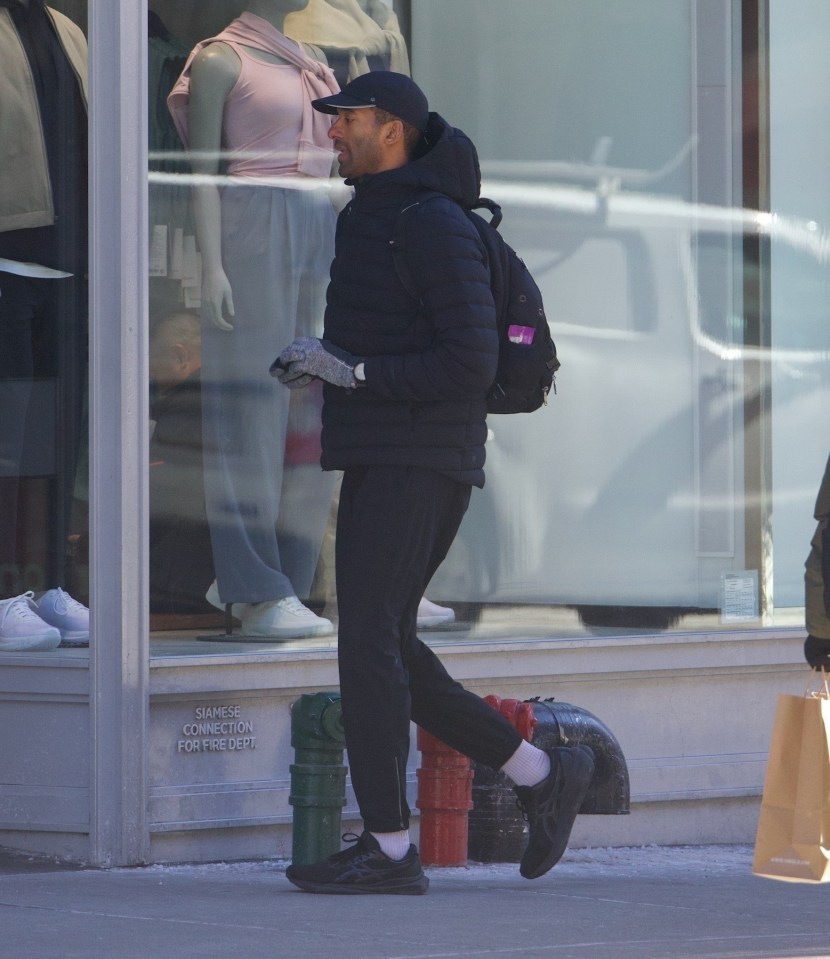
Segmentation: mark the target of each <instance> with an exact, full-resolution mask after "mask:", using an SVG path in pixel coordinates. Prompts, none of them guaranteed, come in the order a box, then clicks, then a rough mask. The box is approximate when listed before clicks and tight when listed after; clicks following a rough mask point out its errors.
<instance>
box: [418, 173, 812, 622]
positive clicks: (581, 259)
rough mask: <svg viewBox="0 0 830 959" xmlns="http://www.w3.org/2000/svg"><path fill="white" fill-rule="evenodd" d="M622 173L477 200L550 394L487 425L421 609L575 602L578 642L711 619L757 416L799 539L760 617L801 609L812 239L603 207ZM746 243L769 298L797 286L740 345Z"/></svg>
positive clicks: (632, 196) (738, 524)
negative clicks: (511, 257)
mask: <svg viewBox="0 0 830 959" xmlns="http://www.w3.org/2000/svg"><path fill="white" fill-rule="evenodd" d="M560 166H561V165H560ZM498 172H499V173H500V174H502V175H503V174H504V172H505V171H504V170H500V171H498ZM522 172H523V174H525V176H526V174H527V170H524V171H522ZM558 172H559V173H562V172H563V171H561V170H560V171H558ZM584 172H586V173H587V172H588V171H587V169H586V170H585V171H584ZM623 172H624V171H609V170H605V169H600V170H599V173H598V174H595V175H596V180H597V182H598V184H599V186H598V188H596V189H593V190H592V189H586V188H582V187H575V186H567V185H550V184H547V185H546V184H544V183H540V184H534V183H529V182H527V179H525V180H524V181H522V182H517V181H515V180H514V181H510V180H505V179H497V178H494V179H492V180H491V181H490V182H487V183H486V185H485V189H484V190H483V192H485V193H486V194H487V195H488V196H492V197H493V198H494V199H495V200H496V201H497V202H499V203H501V204H502V206H503V210H504V221H503V224H502V227H501V229H502V232H503V233H504V235H505V237H506V239H507V240H508V241H509V242H510V243H511V244H512V245H513V246H515V247H516V249H517V250H519V251H520V252H521V254H522V256H523V257H524V259H525V260H526V262H527V264H528V266H529V267H530V269H531V271H532V272H533V274H534V276H535V277H536V278H537V281H538V282H539V285H540V286H541V288H542V292H543V294H544V297H545V305H546V310H547V314H548V317H549V319H550V322H551V326H552V330H553V334H554V339H555V341H556V344H557V348H558V351H559V354H560V358H561V360H562V369H561V370H560V372H559V374H558V376H557V379H558V386H559V392H558V395H557V396H555V397H553V398H552V400H551V403H550V408H548V409H546V410H541V411H539V412H537V413H534V414H532V415H529V416H511V417H498V416H493V417H490V420H489V426H490V430H491V433H490V438H489V441H488V445H487V484H486V487H485V489H484V490H483V491H481V492H476V494H475V495H474V496H473V501H472V504H471V507H470V511H469V514H468V516H467V517H466V518H465V520H464V523H463V526H462V529H461V532H460V534H459V537H458V539H457V541H456V543H455V545H454V546H453V549H452V551H451V553H450V555H449V557H448V558H447V560H446V561H445V563H444V565H443V566H442V567H441V569H440V570H439V571H438V573H437V575H436V578H435V580H434V581H433V584H432V585H431V587H430V595H434V596H435V597H436V598H439V599H446V600H455V601H467V602H470V603H474V604H478V603H484V602H488V603H492V602H501V603H509V604H528V603H531V604H554V605H568V606H575V607H577V609H578V610H579V612H580V615H581V618H582V620H583V622H585V623H586V624H588V625H595V626H603V625H617V626H619V625H632V626H637V627H657V628H664V627H666V626H668V625H670V624H671V623H672V622H674V621H676V620H677V619H678V618H679V617H680V616H681V615H683V614H685V613H688V612H693V611H717V610H718V609H719V607H720V605H721V586H722V575H723V574H724V573H728V572H732V571H740V570H743V569H745V568H746V564H747V560H746V558H745V556H746V553H745V550H746V542H745V539H746V536H745V533H746V528H747V520H746V519H745V510H746V507H747V503H748V500H749V499H751V498H752V496H753V495H754V494H752V492H751V490H753V489H755V488H756V487H757V485H758V480H757V479H756V478H750V477H748V476H745V475H744V473H745V467H744V450H745V442H753V441H754V440H753V439H752V437H753V436H754V430H755V427H756V426H757V423H758V421H757V418H758V416H759V414H760V413H761V411H765V415H766V416H769V415H771V426H770V428H769V432H768V434H765V435H768V436H771V437H772V440H773V443H776V442H778V443H779V446H780V447H781V449H784V450H787V454H786V457H785V458H786V462H783V463H781V462H778V461H775V469H776V482H775V485H774V493H775V503H774V508H775V511H776V513H777V514H780V515H781V516H783V517H787V518H791V519H792V520H793V522H796V523H798V524H800V526H799V529H800V528H801V527H803V531H802V533H799V534H798V535H797V536H794V537H790V539H791V540H792V542H794V543H795V544H797V545H796V550H798V551H799V552H797V553H795V554H791V555H787V554H786V553H785V552H784V551H782V550H776V552H775V588H776V594H775V595H776V606H780V605H792V606H801V605H803V599H802V598H801V597H802V596H803V585H802V584H803V580H802V578H801V577H802V574H803V566H802V564H803V556H802V555H801V553H802V552H803V550H804V544H805V543H808V542H809V537H810V524H811V522H812V518H811V517H812V499H813V497H814V488H813V487H814V486H815V476H816V475H818V474H819V473H820V469H821V465H822V463H823V461H824V459H825V458H826V445H827V444H826V437H825V439H824V440H823V441H820V439H819V437H818V436H817V434H816V431H815V428H814V429H813V431H812V433H811V432H810V431H809V430H808V429H807V428H806V426H807V424H820V423H822V422H823V423H827V422H828V419H830V415H829V414H830V385H829V384H830V317H828V309H830V306H828V304H830V297H828V293H830V290H828V289H827V286H828V251H830V240H828V236H827V234H826V233H825V232H824V231H822V230H821V229H820V228H819V227H818V226H817V225H816V224H811V223H801V222H796V221H790V220H785V219H782V218H779V217H775V216H772V215H770V214H765V213H759V212H756V211H748V210H740V209H737V210H736V209H724V208H718V207H705V206H700V205H694V204H690V203H686V202H683V201H680V200H673V199H667V198H664V197H656V196H649V195H646V194H638V193H623V192H614V191H615V189H616V187H617V186H618V185H619V183H620V181H621V177H620V176H615V173H623ZM586 179H587V176H586ZM747 237H750V238H751V237H757V238H759V239H760V240H761V241H762V243H763V244H764V250H765V252H764V254H763V255H764V256H765V257H768V262H769V264H771V269H772V272H771V276H772V287H773V291H774V290H775V288H776V284H778V285H779V286H782V287H783V286H787V287H793V286H794V287H796V288H797V289H798V290H799V295H798V297H792V298H783V299H782V298H781V297H779V298H778V299H777V300H776V299H775V296H773V310H772V313H771V324H770V326H769V328H767V329H764V330H762V331H761V333H760V338H759V339H754V338H755V337H756V333H757V331H755V330H753V329H751V328H750V326H749V325H748V322H747V317H748V316H751V315H752V312H753V310H754V309H755V304H747V308H745V306H744V301H743V298H744V290H745V289H747V290H751V289H752V287H753V284H752V282H751V279H752V274H753V272H756V271H757V270H758V269H759V267H758V264H757V263H752V262H750V261H749V258H748V257H747V256H746V255H745V252H744V239H745V238H747ZM767 315H770V314H767ZM752 364H756V365H758V366H759V367H760V368H761V369H762V373H761V374H760V375H759V374H756V373H755V372H754V369H753V366H752ZM765 428H766V426H765ZM825 432H826V431H825ZM778 437H782V438H783V445H782V441H780V440H778ZM799 438H800V439H799ZM790 447H794V448H793V449H790ZM747 491H750V492H747ZM770 495H772V494H771V493H770ZM782 539H783V537H782Z"/></svg>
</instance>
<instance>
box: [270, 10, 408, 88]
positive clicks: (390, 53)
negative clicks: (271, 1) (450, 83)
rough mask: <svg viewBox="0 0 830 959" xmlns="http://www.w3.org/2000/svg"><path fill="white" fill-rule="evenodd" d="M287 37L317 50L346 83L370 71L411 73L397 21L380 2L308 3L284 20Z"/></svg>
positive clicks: (391, 12) (342, 81) (340, 79)
mask: <svg viewBox="0 0 830 959" xmlns="http://www.w3.org/2000/svg"><path fill="white" fill-rule="evenodd" d="M285 32H286V34H287V35H288V36H289V37H293V38H294V39H295V40H298V41H299V42H301V43H313V44H315V45H316V46H318V47H319V48H320V49H321V50H322V51H323V52H324V54H325V56H326V58H327V59H328V62H329V64H330V65H331V67H332V69H333V70H334V72H335V75H336V76H337V79H338V80H339V81H340V83H343V84H345V83H347V82H348V81H349V80H353V79H354V78H355V77H356V76H359V75H360V74H362V73H368V72H369V71H370V70H392V71H393V72H395V73H406V74H408V73H409V54H408V52H407V49H406V41H405V40H404V38H403V36H402V34H401V31H400V27H399V25H398V18H397V17H396V16H395V14H394V12H393V11H392V10H391V9H390V8H389V7H388V6H386V4H385V3H383V2H381V0H309V3H308V6H307V7H306V8H305V9H304V10H301V11H299V12H297V13H292V14H291V15H290V16H289V17H287V18H286V23H285Z"/></svg>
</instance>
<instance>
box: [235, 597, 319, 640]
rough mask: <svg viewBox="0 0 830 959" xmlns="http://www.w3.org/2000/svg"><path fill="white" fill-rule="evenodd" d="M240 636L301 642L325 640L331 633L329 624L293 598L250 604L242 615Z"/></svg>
mask: <svg viewBox="0 0 830 959" xmlns="http://www.w3.org/2000/svg"><path fill="white" fill-rule="evenodd" d="M242 632H243V633H248V634H249V635H251V636H273V638H274V639H302V638H303V637H305V636H328V635H330V634H331V633H333V632H334V626H333V625H332V623H331V620H328V619H324V618H323V617H322V616H317V615H316V614H315V613H313V612H312V611H311V610H310V609H309V608H308V607H307V606H303V604H302V603H301V602H300V601H299V599H297V597H296V596H286V597H285V598H284V599H278V600H272V601H270V602H265V603H251V604H250V605H248V607H247V609H246V610H245V612H244V613H243V614H242Z"/></svg>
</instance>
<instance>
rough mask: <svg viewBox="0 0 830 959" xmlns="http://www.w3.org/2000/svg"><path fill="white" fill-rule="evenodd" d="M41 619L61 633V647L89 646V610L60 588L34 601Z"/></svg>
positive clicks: (47, 592) (51, 590)
mask: <svg viewBox="0 0 830 959" xmlns="http://www.w3.org/2000/svg"><path fill="white" fill-rule="evenodd" d="M34 605H35V612H36V613H37V614H38V616H40V618H41V619H42V620H43V621H44V622H45V623H48V624H49V625H50V626H54V627H55V629H57V630H59V631H60V634H61V646H88V645H89V610H88V609H87V608H86V606H84V605H83V603H79V602H78V600H77V599H73V598H72V597H71V596H70V595H69V593H65V592H64V591H63V590H62V589H61V588H60V586H58V587H57V588H55V589H49V590H47V591H46V592H45V593H44V594H43V595H42V596H41V597H40V599H36V600H34Z"/></svg>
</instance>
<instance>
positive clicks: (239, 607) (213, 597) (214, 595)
mask: <svg viewBox="0 0 830 959" xmlns="http://www.w3.org/2000/svg"><path fill="white" fill-rule="evenodd" d="M205 599H206V600H207V601H208V602H209V603H210V605H211V606H215V607H216V608H217V609H221V610H222V612H223V613H224V612H225V604H224V603H223V602H222V600H221V599H220V598H219V586H218V584H217V582H216V580H214V581H213V582H212V583H211V584H210V586H208V591H207V592H206V593H205ZM250 605H251V603H233V604H232V606H231V615H232V616H234V617H235V618H236V619H242V615H243V613H244V612H245V610H246V609H248V607H249V606H250Z"/></svg>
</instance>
